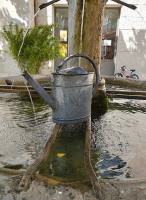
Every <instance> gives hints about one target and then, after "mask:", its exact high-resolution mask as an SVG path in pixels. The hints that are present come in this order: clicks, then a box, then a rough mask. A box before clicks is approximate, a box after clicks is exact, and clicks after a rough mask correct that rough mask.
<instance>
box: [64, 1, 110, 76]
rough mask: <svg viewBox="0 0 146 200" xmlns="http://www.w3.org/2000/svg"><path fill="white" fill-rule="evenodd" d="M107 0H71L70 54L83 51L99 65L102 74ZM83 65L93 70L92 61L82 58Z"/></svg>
mask: <svg viewBox="0 0 146 200" xmlns="http://www.w3.org/2000/svg"><path fill="white" fill-rule="evenodd" d="M106 2H107V0H92V1H91V0H85V3H84V0H70V1H69V42H68V43H69V46H68V52H69V55H72V54H76V53H82V54H85V55H87V56H89V57H90V58H91V59H92V60H93V61H94V62H95V63H96V65H97V67H98V71H99V74H100V60H101V45H102V28H103V19H104V8H105V4H106ZM81 66H83V68H84V69H86V70H89V71H93V68H92V67H91V65H90V63H89V62H87V61H86V60H84V59H82V61H81Z"/></svg>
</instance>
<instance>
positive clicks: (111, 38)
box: [101, 8, 120, 59]
mask: <svg viewBox="0 0 146 200" xmlns="http://www.w3.org/2000/svg"><path fill="white" fill-rule="evenodd" d="M119 15H120V10H119V8H106V9H105V14H104V27H103V45H102V52H101V55H102V56H101V57H102V59H113V58H114V50H115V42H116V29H117V21H118V19H119Z"/></svg>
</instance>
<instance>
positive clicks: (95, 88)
mask: <svg viewBox="0 0 146 200" xmlns="http://www.w3.org/2000/svg"><path fill="white" fill-rule="evenodd" d="M75 57H82V58H86V59H87V60H89V61H90V62H91V64H92V66H93V68H94V70H95V77H96V82H95V86H94V89H93V91H92V96H94V94H95V92H96V90H97V88H98V80H99V74H98V70H97V67H96V65H95V63H94V62H93V60H91V58H89V57H88V56H86V55H83V54H75V55H71V56H69V57H67V58H66V59H65V60H64V61H63V62H62V63H61V64H60V65H59V66H58V67H57V69H56V72H57V73H59V71H60V69H61V68H62V66H63V65H64V64H65V63H66V62H67V61H68V60H70V59H71V58H75Z"/></svg>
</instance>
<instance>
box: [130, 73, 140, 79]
mask: <svg viewBox="0 0 146 200" xmlns="http://www.w3.org/2000/svg"><path fill="white" fill-rule="evenodd" d="M130 78H133V79H139V76H138V75H137V74H132V75H131V76H130Z"/></svg>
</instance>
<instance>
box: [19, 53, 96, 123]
mask: <svg viewBox="0 0 146 200" xmlns="http://www.w3.org/2000/svg"><path fill="white" fill-rule="evenodd" d="M75 57H83V58H85V59H87V60H89V61H90V62H91V64H92V66H93V67H94V70H95V75H96V83H95V86H94V89H93V91H92V88H93V76H94V73H93V72H87V71H84V70H82V69H81V68H79V67H75V68H68V69H65V70H62V71H60V69H61V68H62V66H63V65H64V64H65V63H66V62H67V61H68V60H69V59H72V58H75ZM52 74H53V79H54V82H53V87H52V95H51V96H50V95H49V94H48V93H47V92H46V91H45V90H44V88H42V87H41V86H40V85H39V84H38V83H37V82H36V81H35V80H34V79H33V78H32V77H31V76H30V74H29V73H28V72H26V71H25V72H24V73H23V74H22V75H23V76H24V78H25V79H26V80H27V81H28V82H29V83H30V85H32V87H33V88H34V89H35V90H36V91H37V92H38V93H39V94H40V95H41V97H42V98H43V99H44V100H45V101H46V102H47V103H48V104H49V106H50V107H51V108H52V110H53V113H52V118H53V121H54V122H55V123H57V124H71V123H79V122H83V121H86V120H87V118H88V117H89V116H90V114H91V99H92V96H93V95H94V94H95V92H96V90H97V88H98V71H97V67H96V65H95V63H94V62H93V61H92V60H91V59H90V58H89V57H87V56H85V55H82V54H75V55H72V56H69V57H67V58H66V59H65V60H64V61H63V62H62V63H61V64H60V65H59V66H58V67H57V69H56V72H55V73H52Z"/></svg>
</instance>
